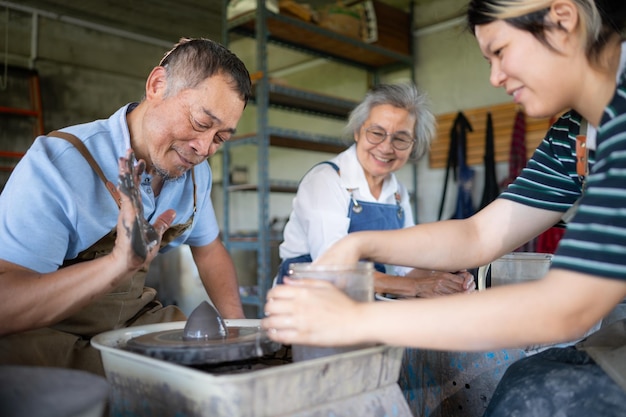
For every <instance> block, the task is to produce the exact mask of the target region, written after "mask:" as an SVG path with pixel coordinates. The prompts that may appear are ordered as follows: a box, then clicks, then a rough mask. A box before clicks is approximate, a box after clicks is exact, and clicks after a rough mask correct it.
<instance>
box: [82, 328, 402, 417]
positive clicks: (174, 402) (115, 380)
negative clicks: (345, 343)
mask: <svg viewBox="0 0 626 417" xmlns="http://www.w3.org/2000/svg"><path fill="white" fill-rule="evenodd" d="M226 323H227V325H233V326H235V325H236V326H245V325H250V326H258V325H259V320H226ZM184 325H185V322H174V323H164V324H153V325H146V326H137V327H131V328H126V329H120V330H113V331H109V332H106V333H102V334H99V335H97V336H95V337H94V338H93V339H92V342H91V343H92V345H93V346H94V347H95V348H97V349H99V350H100V351H101V354H102V360H103V363H104V368H105V372H106V376H107V379H108V381H109V383H110V385H111V388H112V394H111V398H110V408H111V415H112V416H151V417H152V416H177V417H183V416H184V417H221V416H223V417H264V416H268V417H271V416H276V417H278V416H281V417H287V416H291V417H296V416H298V417H303V416H328V415H334V416H337V417H341V416H345V417H354V416H359V417H362V416H363V417H364V416H381V415H390V416H391V415H393V416H398V417H411V416H412V414H411V412H410V411H409V409H408V405H407V403H406V400H405V399H404V397H403V396H402V393H401V391H400V388H399V387H398V384H397V381H398V375H399V371H400V365H401V361H402V355H403V349H402V348H395V347H390V346H377V347H372V348H367V349H362V350H358V351H353V352H348V353H343V354H340V355H334V356H328V357H325V358H320V359H315V360H310V361H304V362H299V363H289V364H285V365H279V366H273V367H268V368H264V369H260V370H255V371H250V372H240V373H234V374H225V375H212V374H209V373H206V372H203V371H200V370H197V369H194V368H190V367H185V366H181V365H177V364H174V363H170V362H165V361H162V360H158V359H153V358H150V357H147V356H143V355H139V354H136V353H132V352H129V351H126V350H124V349H123V348H124V345H125V344H126V341H128V340H129V339H131V338H133V337H136V336H140V335H142V334H146V333H150V332H156V331H162V330H171V329H179V328H180V329H182V328H183V327H184Z"/></svg>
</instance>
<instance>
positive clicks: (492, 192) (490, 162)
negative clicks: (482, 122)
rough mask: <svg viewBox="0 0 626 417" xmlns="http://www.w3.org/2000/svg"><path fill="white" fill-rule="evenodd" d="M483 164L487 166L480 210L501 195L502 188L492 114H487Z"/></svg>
mask: <svg viewBox="0 0 626 417" xmlns="http://www.w3.org/2000/svg"><path fill="white" fill-rule="evenodd" d="M483 162H484V166H485V186H484V188H483V198H482V199H481V201H480V206H479V210H480V209H482V208H483V207H485V206H486V205H488V204H489V203H491V202H492V201H493V200H495V199H496V198H497V197H498V195H499V194H500V187H499V186H498V180H497V179H496V157H495V150H494V138H493V121H492V119H491V112H487V128H486V135H485V156H484V157H483Z"/></svg>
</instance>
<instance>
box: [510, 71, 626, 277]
mask: <svg viewBox="0 0 626 417" xmlns="http://www.w3.org/2000/svg"><path fill="white" fill-rule="evenodd" d="M580 121H581V117H580V115H578V114H577V113H575V112H573V111H572V112H568V113H566V114H565V115H564V116H562V117H561V118H560V119H559V120H558V121H557V122H556V123H555V124H554V125H553V126H552V127H551V128H550V130H549V131H548V133H547V135H546V137H545V138H544V140H543V142H542V143H541V144H540V145H539V147H538V148H537V150H536V151H535V153H534V154H533V157H532V158H531V160H530V161H529V163H528V165H527V167H526V168H525V169H524V170H523V171H522V173H521V175H520V177H519V178H517V179H516V180H515V181H514V182H513V183H512V184H511V185H510V186H509V188H508V189H507V190H506V191H505V192H504V193H502V195H501V196H500V197H501V198H505V199H508V200H512V201H515V202H518V203H520V204H525V205H528V206H532V207H537V208H542V209H547V210H554V211H561V212H565V211H566V210H567V209H568V208H569V207H570V206H571V205H572V204H574V202H575V201H576V200H577V199H579V198H580V205H579V208H578V210H577V212H576V214H575V216H574V218H573V219H572V220H571V221H570V222H569V223H568V224H567V230H566V232H565V234H564V235H563V238H562V239H561V241H560V243H559V247H558V248H557V251H556V253H555V256H554V258H553V261H552V267H553V268H561V269H568V270H572V271H577V272H582V273H586V274H591V275H598V276H602V277H607V278H614V279H622V280H626V77H622V78H621V81H620V83H619V85H618V87H617V89H616V92H615V95H614V96H613V98H612V100H611V102H610V103H609V105H608V106H607V107H606V108H605V110H604V114H603V116H602V120H601V122H600V126H599V127H598V136H597V148H596V151H595V152H593V151H590V152H589V169H590V173H589V177H588V178H587V184H586V190H585V193H584V195H583V192H582V188H583V187H582V181H581V179H580V178H579V177H578V174H577V173H576V135H577V134H578V133H579V131H580ZM581 195H582V197H581Z"/></svg>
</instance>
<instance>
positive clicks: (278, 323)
mask: <svg viewBox="0 0 626 417" xmlns="http://www.w3.org/2000/svg"><path fill="white" fill-rule="evenodd" d="M285 284H286V285H277V286H276V287H274V288H272V289H271V290H270V291H269V292H268V294H267V302H266V303H265V316H266V317H265V318H264V319H263V320H261V327H262V328H263V329H265V330H266V331H267V334H268V336H269V337H270V338H271V339H272V340H274V341H276V342H280V343H283V344H293V343H297V344H306V345H317V346H344V345H350V344H354V343H360V342H361V341H359V340H355V338H354V337H355V335H354V334H352V331H353V330H354V323H357V322H358V321H359V316H360V313H359V311H360V310H359V308H360V307H361V306H362V305H363V304H366V303H357V302H356V301H354V300H352V299H350V298H349V297H348V296H346V295H345V294H344V293H343V292H342V291H340V290H339V289H337V288H336V287H335V286H334V285H333V284H331V283H329V282H326V281H322V280H309V279H297V280H293V279H289V278H288V277H285ZM344 324H345V325H344Z"/></svg>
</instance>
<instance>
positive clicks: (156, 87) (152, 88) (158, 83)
mask: <svg viewBox="0 0 626 417" xmlns="http://www.w3.org/2000/svg"><path fill="white" fill-rule="evenodd" d="M165 75H166V74H165V68H164V67H161V66H159V67H154V68H153V69H152V71H151V72H150V75H148V79H147V80H146V98H147V99H148V98H152V97H157V96H158V97H162V96H163V93H164V92H165V89H166V88H167V78H166V76H165Z"/></svg>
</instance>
